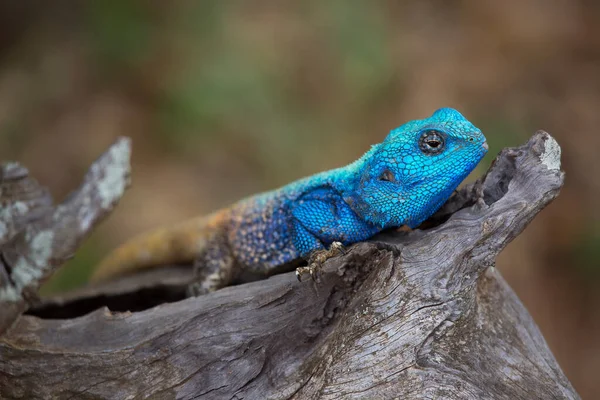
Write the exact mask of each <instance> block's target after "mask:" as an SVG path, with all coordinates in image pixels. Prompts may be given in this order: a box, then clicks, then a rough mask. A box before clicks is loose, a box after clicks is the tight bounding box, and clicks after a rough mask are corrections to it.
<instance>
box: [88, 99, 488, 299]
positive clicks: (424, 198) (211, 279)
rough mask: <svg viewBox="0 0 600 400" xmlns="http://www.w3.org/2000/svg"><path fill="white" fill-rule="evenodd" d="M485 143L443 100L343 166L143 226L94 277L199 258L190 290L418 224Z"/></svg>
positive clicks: (474, 161)
mask: <svg viewBox="0 0 600 400" xmlns="http://www.w3.org/2000/svg"><path fill="white" fill-rule="evenodd" d="M487 149H488V147H487V144H486V141H485V137H484V136H483V134H482V133H481V131H480V130H479V129H477V128H476V127H475V126H474V125H473V124H471V123H470V122H469V121H468V120H467V119H465V118H464V117H463V116H462V115H461V114H460V113H459V112H458V111H456V110H453V109H451V108H442V109H439V110H437V111H436V112H435V113H434V114H433V115H432V116H431V117H429V118H425V119H422V120H415V121H410V122H407V123H405V124H404V125H402V126H400V127H398V128H396V129H393V130H392V131H391V132H390V133H389V135H388V136H387V137H386V138H385V140H384V141H383V142H382V143H380V144H377V145H374V146H372V148H371V150H369V151H368V152H367V153H366V154H365V155H363V156H362V157H361V158H359V159H358V160H356V161H355V162H353V163H352V164H349V165H347V166H345V167H342V168H337V169H333V170H330V171H326V172H322V173H319V174H316V175H313V176H310V177H307V178H304V179H300V180H298V181H296V182H293V183H290V184H288V185H286V186H283V187H282V188H280V189H277V190H274V191H270V192H266V193H262V194H258V195H255V196H252V197H249V198H246V199H244V200H241V201H239V202H237V203H235V204H234V205H232V206H231V207H229V208H226V209H223V210H220V211H217V212H216V213H214V214H212V215H209V216H207V217H203V218H197V219H193V220H190V221H187V222H184V223H182V224H178V225H175V226H173V227H167V228H163V229H159V230H157V231H154V232H151V233H147V234H142V235H141V236H138V237H137V238H134V239H132V240H131V241H129V242H127V243H125V244H124V245H122V246H121V247H119V248H118V249H117V250H115V251H114V252H113V253H111V254H110V255H109V256H108V257H107V258H106V259H105V260H104V261H103V263H101V265H100V267H99V268H98V269H97V271H96V273H95V274H94V276H93V278H92V280H94V281H103V280H107V279H108V278H112V277H114V276H116V275H124V274H126V273H131V272H135V271H136V270H139V269H144V268H149V267H153V266H158V265H166V264H173V263H181V262H191V261H193V260H195V265H196V267H195V271H196V280H197V283H196V284H194V286H193V292H194V293H195V294H200V293H206V292H209V291H212V290H215V289H218V288H221V287H223V286H226V285H228V284H229V283H231V282H232V281H234V280H240V279H243V278H242V277H244V276H249V275H255V276H256V275H259V276H267V275H270V274H272V273H273V272H274V271H277V267H279V266H281V265H285V264H289V263H291V262H293V261H294V260H298V259H302V258H307V257H309V256H311V255H314V254H318V251H319V250H326V249H328V248H329V247H330V246H332V244H334V247H336V248H339V245H338V243H339V244H341V245H349V244H351V243H355V242H359V241H362V240H365V239H368V238H370V237H371V236H373V235H374V234H376V233H378V232H380V231H381V230H383V229H387V228H392V227H399V226H402V225H408V226H409V227H411V228H414V227H416V226H418V225H419V224H421V222H423V221H424V220H426V219H427V218H428V217H429V216H431V215H432V214H433V213H434V212H435V211H437V210H438V209H439V208H440V207H441V205H442V204H443V203H444V202H445V201H446V200H447V199H448V198H449V197H450V195H451V194H452V192H453V191H454V190H455V189H456V188H457V187H458V185H459V184H460V183H461V182H462V181H463V180H464V179H465V177H466V176H467V175H468V174H469V173H470V172H471V171H472V170H473V169H474V168H475V166H476V165H477V164H478V163H479V161H480V160H481V159H482V158H483V156H484V155H485V154H486V153H487ZM301 271H302V272H306V269H302V270H301ZM309 272H312V269H311V270H310V271H309Z"/></svg>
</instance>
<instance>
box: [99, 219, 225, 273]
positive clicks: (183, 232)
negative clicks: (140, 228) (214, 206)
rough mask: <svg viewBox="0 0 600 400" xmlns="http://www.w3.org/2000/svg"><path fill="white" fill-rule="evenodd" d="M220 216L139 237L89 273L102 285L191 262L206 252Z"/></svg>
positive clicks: (113, 253)
mask: <svg viewBox="0 0 600 400" xmlns="http://www.w3.org/2000/svg"><path fill="white" fill-rule="evenodd" d="M219 214H221V213H217V214H216V215H212V216H209V217H204V218H195V219H192V220H188V221H185V222H182V223H179V224H176V225H173V226H169V227H165V228H160V229H156V230H154V231H149V232H145V233H142V234H140V235H138V236H136V237H134V238H132V239H131V240H129V241H127V242H125V243H124V244H122V245H121V246H119V247H117V248H116V249H115V250H113V251H112V252H111V253H110V254H109V255H108V256H107V257H106V258H105V259H104V260H102V261H101V262H100V264H99V265H98V267H97V268H96V269H95V271H94V272H93V273H92V276H91V278H90V282H92V283H98V282H105V281H108V280H111V279H113V278H116V277H118V276H123V275H127V274H132V273H134V272H136V271H139V270H145V269H149V268H152V267H157V266H160V265H169V264H178V263H185V262H192V261H193V260H194V259H195V258H196V257H197V256H198V254H200V253H201V252H202V251H203V250H204V249H205V248H206V243H207V241H208V238H209V236H210V234H211V232H214V229H215V228H216V226H214V225H215V223H218V220H220V219H221V218H218V217H220V215H219Z"/></svg>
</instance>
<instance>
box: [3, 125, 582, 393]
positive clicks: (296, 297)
mask: <svg viewBox="0 0 600 400" xmlns="http://www.w3.org/2000/svg"><path fill="white" fill-rule="evenodd" d="M128 154H129V149H128V144H127V142H123V141H121V142H119V143H117V144H116V145H115V146H114V147H113V148H112V149H111V150H109V152H108V153H107V155H105V156H103V158H101V159H100V160H99V161H98V162H97V163H96V164H95V165H94V166H93V167H92V172H91V173H90V174H88V176H87V178H86V182H85V183H84V186H83V188H82V189H80V191H79V192H77V193H76V194H75V195H74V196H73V197H72V198H71V199H69V200H68V201H67V202H66V203H65V204H63V205H61V206H59V207H58V208H56V209H51V208H50V209H49V207H50V206H49V204H48V201H46V202H45V203H44V202H42V203H43V205H44V207H41V206H40V207H38V208H40V209H44V210H45V211H43V212H39V213H38V215H33V214H32V215H30V217H29V218H28V219H27V218H26V219H23V218H21V217H19V218H16V217H15V215H16V214H15V213H16V212H17V211H18V210H16V211H15V210H13V209H14V208H15V206H14V204H15V203H12V205H11V203H10V201H8V202H7V200H6V198H4V199H3V201H4V202H3V209H2V214H0V224H1V223H4V226H6V228H4V229H5V231H2V229H0V233H2V234H1V235H0V243H2V254H3V258H2V259H1V261H2V263H3V264H4V265H2V268H3V269H4V272H3V273H2V272H0V279H2V280H1V281H0V284H1V285H2V288H1V289H0V309H1V310H2V314H1V317H0V327H3V328H5V329H6V328H8V326H9V325H11V324H12V326H11V327H10V328H9V329H8V330H7V331H6V332H5V333H4V336H2V337H0V397H1V398H7V399H12V398H24V399H32V398H48V399H50V398H52V399H55V398H59V399H70V398H77V399H127V398H130V399H133V398H153V399H172V398H178V399H224V398H232V399H234V398H235V399H242V398H244V399H288V398H294V399H316V398H322V399H334V398H336V399H338V398H343V399H353V398H363V399H364V398H366V399H379V398H399V399H421V398H423V399H442V398H443V399H446V398H448V399H549V398H552V399H558V398H561V399H562V398H566V399H577V398H579V397H578V395H577V393H576V392H575V390H574V389H573V387H572V386H571V384H570V383H569V381H568V380H567V379H566V377H565V376H564V374H563V372H562V371H561V369H560V367H559V366H558V365H557V363H556V360H555V359H554V357H553V356H552V354H551V352H550V351H549V349H548V347H547V345H546V343H545V341H544V339H543V337H542V335H541V333H540V332H539V330H538V328H537V327H536V325H535V324H534V322H533V321H532V319H531V316H530V315H529V313H528V312H527V311H526V310H525V308H524V307H523V305H522V304H521V303H520V301H519V300H518V298H517V297H516V295H515V294H514V293H513V292H512V290H511V289H510V288H509V287H508V286H507V284H506V283H505V282H504V280H503V279H502V277H501V276H500V274H499V273H498V271H497V270H496V269H495V268H494V259H495V257H496V255H497V254H498V252H500V251H501V250H502V249H503V248H504V247H505V246H506V245H507V244H508V243H509V242H510V241H511V240H512V239H513V238H514V237H516V236H517V235H518V234H519V233H520V232H521V231H522V230H523V229H524V228H525V226H526V225H527V224H528V223H529V222H530V221H531V219H532V218H533V217H534V216H535V215H536V214H537V213H538V212H539V211H541V210H542V209H543V208H544V207H545V206H546V205H547V204H548V203H549V202H550V201H551V200H552V199H554V198H555V197H556V196H557V195H558V192H559V190H560V188H561V186H562V183H563V173H562V172H561V171H560V147H559V146H558V144H557V143H556V141H555V140H554V139H553V138H552V137H551V136H550V135H548V134H547V133H545V132H537V133H536V134H535V135H534V136H533V137H532V139H531V140H530V141H529V142H528V143H527V144H525V145H523V146H521V147H519V148H515V149H505V150H504V151H502V152H501V153H500V155H499V156H498V158H497V159H496V161H495V162H494V164H493V165H492V166H491V168H490V170H489V171H488V173H487V174H486V176H485V177H483V178H482V179H480V180H478V181H477V182H475V183H473V184H470V185H467V186H465V187H464V188H463V189H461V190H460V191H458V192H457V193H456V194H455V195H454V196H453V197H452V198H451V199H450V200H449V202H448V203H447V204H446V205H445V206H444V208H443V209H442V210H441V211H440V212H438V213H437V214H436V215H435V216H434V217H433V218H431V219H430V220H429V221H428V222H427V223H426V224H425V225H424V226H423V227H422V229H417V230H413V231H411V232H405V231H395V232H386V233H384V234H381V235H379V236H377V237H375V238H374V239H373V240H371V241H369V242H365V243H359V244H356V245H354V246H351V247H350V248H349V249H348V251H347V252H346V254H344V255H341V256H338V257H336V258H333V259H330V260H329V261H328V262H327V263H326V264H325V267H324V270H325V274H324V275H323V277H322V282H321V283H319V284H317V283H314V282H310V281H309V282H297V281H296V278H295V276H294V274H293V273H285V274H281V275H277V276H274V277H271V278H269V279H267V280H263V281H258V282H253V283H247V284H242V285H238V286H233V287H229V288H225V289H222V290H219V291H217V292H215V293H212V294H210V295H206V296H201V297H198V298H189V299H185V300H181V301H176V302H171V303H164V304H161V305H158V306H156V307H153V308H149V309H145V310H143V311H138V312H114V311H112V312H111V311H109V309H108V308H101V309H98V310H96V311H93V312H90V313H87V314H85V315H83V316H80V317H76V318H71V317H72V316H73V315H78V314H82V313H84V312H86V311H88V310H91V309H93V308H95V307H97V306H98V305H100V304H111V305H115V306H117V307H113V310H114V309H115V308H116V309H119V308H120V309H127V308H134V309H142V308H144V307H143V306H139V303H136V304H137V305H133V304H134V303H133V302H134V301H135V298H136V296H142V293H144V296H145V298H146V300H147V302H146V303H145V304H146V306H147V305H151V304H158V303H161V302H164V301H173V300H177V295H176V294H174V293H177V288H178V287H182V285H183V283H182V282H180V281H178V280H177V279H176V278H173V279H172V281H171V282H167V281H165V280H164V277H165V275H164V271H162V272H159V273H160V274H163V275H162V276H161V278H160V279H159V281H160V284H156V285H154V286H153V284H152V283H149V282H151V280H150V281H149V280H147V279H146V278H144V279H142V280H141V282H142V283H139V284H137V285H136V283H135V282H138V281H137V278H136V277H132V278H129V281H128V282H129V283H119V284H118V285H117V286H110V285H109V286H108V287H105V288H104V289H103V288H92V289H86V291H84V292H80V293H78V294H77V295H74V296H70V297H69V296H67V297H62V298H60V299H50V300H45V301H42V302H39V301H38V302H35V296H33V295H32V293H33V292H35V290H36V289H37V287H38V285H39V282H41V280H42V279H43V278H44V277H46V276H47V275H48V274H49V273H51V272H52V271H53V270H54V269H55V268H57V267H58V266H59V265H60V263H61V262H62V261H64V259H65V258H66V257H67V256H68V255H69V254H70V252H72V251H73V249H74V248H75V246H76V245H77V244H78V243H79V242H80V241H81V238H82V237H83V236H84V235H85V234H86V233H87V232H88V231H89V229H90V228H91V227H92V226H93V224H94V223H95V222H96V221H97V220H98V219H99V218H100V217H101V216H102V215H104V214H105V213H106V212H107V211H109V210H110V208H111V207H112V205H113V204H114V203H115V201H116V200H117V199H118V198H119V197H120V195H121V193H122V189H124V187H125V186H126V182H127V176H128V169H127V168H126V165H127V157H128ZM94 170H96V173H95V174H94V173H93V171H94ZM5 171H6V168H5ZM98 171H104V172H100V173H98ZM109 171H112V172H109ZM22 175H23V174H21V178H23V177H22ZM108 176H111V177H112V178H111V179H108V181H110V182H112V184H111V188H113V189H115V190H111V191H109V193H110V194H111V195H110V196H108V195H107V193H105V192H104V190H103V189H100V190H99V191H98V190H97V189H98V188H102V187H105V188H106V182H107V177H108ZM3 178H4V179H3V181H5V180H6V172H5V175H3ZM117 187H118V189H119V190H116V188H117ZM86 188H87V189H86ZM86 193H87V194H86ZM98 193H104V194H103V195H98ZM0 195H3V193H0ZM105 195H106V196H105ZM42 197H43V196H42ZM38 198H41V197H38ZM86 199H88V200H86ZM7 207H8V208H7ZM10 207H13V208H10ZM17 208H18V207H17ZM5 210H13V211H5ZM21 214H23V215H29V214H28V213H26V212H24V213H21ZM2 226H3V225H0V227H2ZM43 232H52V235H50V236H49V237H51V238H52V240H49V239H48V240H46V239H44V240H41V239H39V235H40V234H41V233H43ZM59 239H60V240H59ZM21 260H25V261H21ZM1 270H2V269H0V271H1ZM178 271H179V270H178ZM23 276H25V277H27V278H26V279H25V278H23ZM166 276H169V275H166ZM170 276H173V275H170ZM178 276H185V272H184V271H182V272H181V275H178ZM188 278H189V274H188V276H187V277H186V278H185V279H183V280H186V279H188ZM132 282H133V283H132ZM155 283H156V281H155ZM142 297H143V296H142ZM137 299H138V300H139V297H137ZM128 302H130V303H128ZM130 306H131V307H130ZM138 306H139V307H138ZM27 307H32V309H31V311H30V312H31V313H33V314H36V315H46V316H54V317H56V316H62V317H63V319H42V318H39V317H36V316H32V315H21V316H19V315H20V314H21V313H22V312H23V311H24V310H25V309H26V308H27Z"/></svg>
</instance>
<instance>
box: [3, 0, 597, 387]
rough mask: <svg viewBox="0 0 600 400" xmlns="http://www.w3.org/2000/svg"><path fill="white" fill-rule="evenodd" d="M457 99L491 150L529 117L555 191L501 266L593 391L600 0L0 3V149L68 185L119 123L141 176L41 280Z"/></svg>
mask: <svg viewBox="0 0 600 400" xmlns="http://www.w3.org/2000/svg"><path fill="white" fill-rule="evenodd" d="M442 106H451V107H455V108H457V109H459V110H460V111H461V112H463V113H464V114H465V116H466V117H467V118H469V119H471V120H472V121H473V122H474V123H475V124H476V125H477V126H479V127H480V128H481V129H482V130H483V131H484V133H485V134H486V136H487V137H488V141H489V143H490V147H491V148H490V154H489V155H488V156H487V157H486V158H485V160H484V162H483V163H482V165H481V166H480V167H479V169H478V170H477V171H476V174H477V175H479V174H481V173H483V172H484V171H485V169H486V168H487V166H488V165H489V163H490V162H491V160H492V159H493V158H494V156H495V155H496V153H497V152H498V151H500V149H501V148H502V147H505V146H509V145H511V146H512V145H518V144H521V143H523V142H524V141H526V140H527V138H528V137H529V136H530V135H531V134H532V133H533V132H534V131H535V130H536V129H544V130H547V131H549V132H550V133H551V134H553V135H554V136H555V137H556V138H557V140H558V141H559V143H560V144H561V146H562V149H563V168H564V170H565V171H566V172H567V179H566V185H565V187H564V189H563V191H562V193H561V195H560V196H559V198H558V199H557V200H556V201H555V202H554V203H553V204H551V205H550V206H549V207H548V208H547V209H546V210H544V211H543V212H542V214H541V215H540V216H539V217H538V218H537V219H536V220H535V221H534V222H533V223H532V224H531V226H530V227H529V228H528V229H527V230H526V231H525V233H524V234H523V235H522V236H521V237H519V238H518V239H517V240H516V241H515V242H513V243H512V244H510V245H509V247H508V248H507V249H506V251H505V252H504V253H503V254H502V255H501V257H500V258H499V259H498V263H497V264H498V267H499V268H500V270H501V272H502V273H503V274H504V276H505V277H506V278H507V280H508V281H509V282H510V284H511V285H512V287H513V288H514V289H515V291H516V292H517V294H518V295H519V296H520V298H521V299H522V300H523V302H524V303H525V305H526V306H527V308H528V309H529V310H530V312H531V313H532V315H533V317H534V318H535V320H536V322H537V323H538V324H539V326H540V328H541V330H542V332H543V334H544V336H545V337H546V339H547V341H548V343H549V345H550V347H551V349H552V350H553V352H554V354H555V355H556V357H557V359H558V361H559V363H560V365H561V366H562V367H563V369H564V371H565V373H566V374H567V376H568V377H569V378H570V379H571V381H572V383H573V384H574V386H575V388H576V389H577V390H578V391H579V393H580V394H581V395H582V397H583V398H598V397H599V396H600V379H599V372H598V371H599V370H600V340H599V339H600V309H599V306H600V291H599V289H600V211H599V210H598V207H597V206H598V203H599V199H600V178H598V176H599V174H600V161H599V159H600V156H599V155H598V151H599V149H600V146H599V145H600V140H599V134H598V129H599V127H600V109H599V107H600V2H595V1H592V0H590V1H584V0H580V1H575V0H544V1H542V0H538V1H534V0H528V1H503V2H501V1H497V0H485V1H484V0H463V1H446V2H441V1H425V0H418V1H417V0H415V1H403V2H399V1H360V2H359V1H342V0H335V1H334V0H330V1H326V2H324V1H318V0H315V1H303V2H297V1H287V2H282V1H276V0H273V1H253V2H244V1H228V2H223V1H218V0H215V1H209V0H203V1H198V2H192V1H177V2H167V1H158V0H154V1H144V2H142V1H124V0H103V1H88V2H84V1H75V0H57V1H53V2H46V1H34V0H29V1H7V0H4V1H0V159H1V160H16V161H19V162H21V163H23V164H25V165H26V166H28V167H29V168H30V170H31V172H32V173H33V175H34V176H35V177H37V178H38V180H40V181H41V183H43V184H45V185H47V186H49V187H50V188H51V190H52V192H53V194H54V195H55V197H56V199H57V200H60V199H62V198H63V197H64V196H65V195H66V194H67V193H68V192H69V191H70V190H72V189H74V188H75V187H76V186H77V185H78V183H79V181H80V179H81V178H82V176H83V174H84V172H85V170H86V168H87V167H88V166H89V164H90V163H91V162H92V161H93V160H94V159H95V158H96V157H97V156H98V155H99V154H100V153H101V152H102V151H103V150H104V149H105V148H106V147H107V146H109V144H110V143H111V142H112V141H113V140H114V139H115V138H116V137H117V136H119V135H126V136H130V137H132V138H133V141H134V142H133V143H134V153H133V186H132V188H131V189H130V190H129V192H128V193H127V195H126V196H125V198H124V200H123V201H122V202H121V204H120V205H119V207H118V208H117V210H116V212H115V213H114V214H113V215H112V216H111V217H110V218H109V219H108V220H107V221H105V222H104V223H103V224H102V226H101V227H100V229H98V230H97V232H96V233H95V234H94V235H93V236H92V237H91V238H90V239H89V240H88V241H87V243H86V244H85V245H84V247H83V248H82V249H81V251H80V252H79V253H78V254H77V255H76V257H75V259H74V260H73V261H72V262H71V263H70V264H69V265H68V266H67V267H65V268H64V270H62V271H61V273H60V274H59V275H58V276H56V279H54V280H53V281H51V282H49V284H48V285H47V287H46V288H45V290H46V292H52V291H58V290H66V289H69V288H72V287H75V286H77V285H80V284H82V283H83V282H85V279H86V278H87V276H88V274H89V271H90V268H91V267H92V266H93V265H94V263H95V262H96V261H97V260H98V258H99V257H100V256H101V255H102V254H105V253H106V252H107V251H108V250H109V249H110V248H112V247H114V246H115V245H117V244H118V243H120V242H122V241H124V240H125V239H127V238H128V237H130V236H131V235H133V234H135V233H137V232H139V231H141V230H143V229H145V228H150V227H154V226H157V225H160V224H163V223H168V222H175V221H179V220H183V219H185V218H188V217H191V216H194V215H197V214H200V213H206V212H209V211H211V210H214V209H215V208H218V207H221V206H225V205H227V204H229V203H231V202H233V201H235V200H237V199H239V198H240V197H243V196H246V195H249V194H252V193H255V192H259V191H263V190H267V189H271V188H274V187H277V186H279V185H282V184H285V183H287V182H289V181H291V180H294V179H297V178H300V177H302V176H305V175H308V174H312V173H315V172H318V171H321V170H325V169H329V168H333V167H336V166H340V165H343V164H346V163H348V162H350V161H352V160H354V159H355V158H357V157H358V156H360V155H361V154H362V153H363V152H364V151H366V150H367V149H368V148H369V145H371V144H373V143H376V142H378V141H380V140H381V139H383V138H384V137H385V135H386V134H387V132H388V131H389V130H390V129H391V128H394V127H396V126H398V125H400V124H401V123H403V122H404V121H406V120H409V119H414V118H423V117H425V116H428V115H430V114H431V113H432V112H433V111H434V110H435V109H437V108H439V107H442Z"/></svg>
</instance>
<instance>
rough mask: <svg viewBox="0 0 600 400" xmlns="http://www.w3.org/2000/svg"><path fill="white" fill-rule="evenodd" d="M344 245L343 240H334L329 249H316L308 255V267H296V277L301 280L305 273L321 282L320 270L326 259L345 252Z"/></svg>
mask: <svg viewBox="0 0 600 400" xmlns="http://www.w3.org/2000/svg"><path fill="white" fill-rule="evenodd" d="M344 251H345V250H344V245H343V244H342V243H341V242H333V243H331V246H329V249H321V250H315V251H313V252H312V253H310V255H309V257H308V265H307V266H306V267H299V268H296V278H298V280H299V281H300V282H302V279H303V277H304V276H305V275H309V276H310V277H311V279H312V280H314V281H315V282H320V281H321V277H320V272H321V268H322V267H323V264H324V263H325V261H327V260H329V259H330V258H331V257H334V256H337V255H338V254H344Z"/></svg>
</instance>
